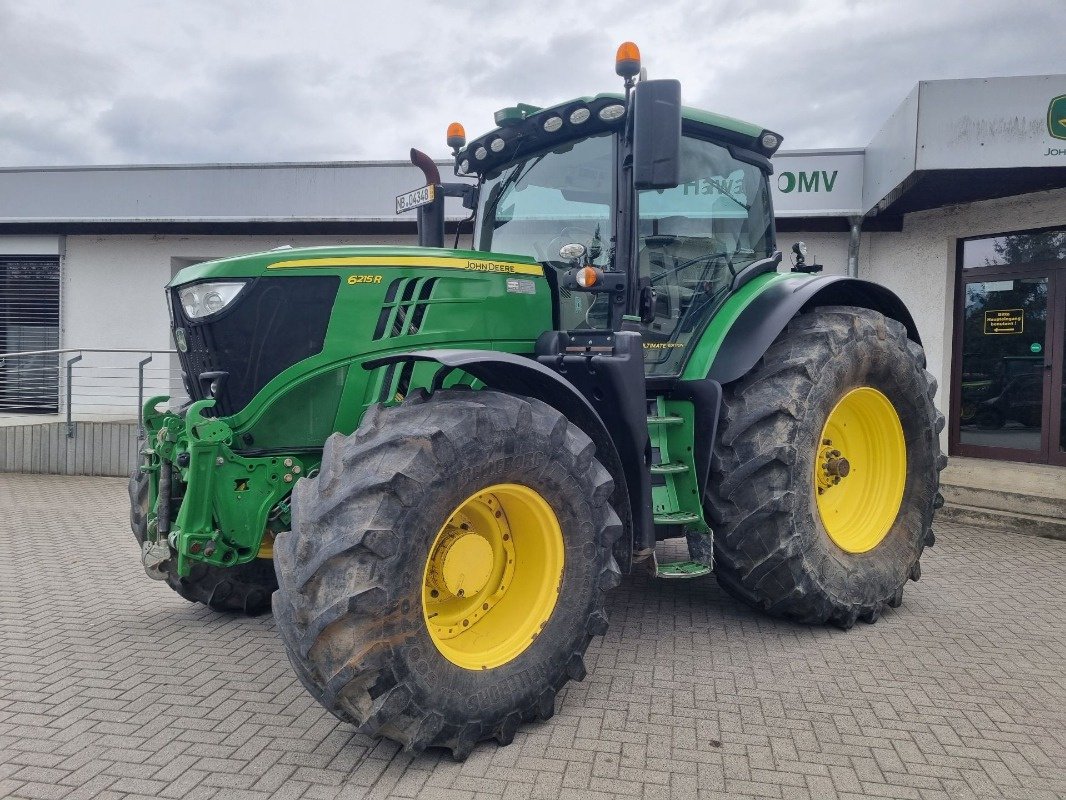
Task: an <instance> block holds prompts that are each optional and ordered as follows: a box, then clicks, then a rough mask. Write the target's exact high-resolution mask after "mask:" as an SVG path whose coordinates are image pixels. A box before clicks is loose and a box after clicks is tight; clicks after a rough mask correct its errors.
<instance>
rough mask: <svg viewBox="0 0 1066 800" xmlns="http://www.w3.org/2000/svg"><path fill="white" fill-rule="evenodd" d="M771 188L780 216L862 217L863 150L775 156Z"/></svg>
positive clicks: (775, 212) (776, 212) (775, 207)
mask: <svg viewBox="0 0 1066 800" xmlns="http://www.w3.org/2000/svg"><path fill="white" fill-rule="evenodd" d="M770 186H771V188H772V189H773V196H774V214H775V215H776V216H779V217H817V216H829V215H833V216H836V215H846V214H858V213H859V209H860V206H861V205H862V151H861V150H836V151H832V150H830V151H828V152H826V151H822V152H796V153H787V152H786V153H780V154H778V155H776V156H774V174H773V175H772V176H771V177H770Z"/></svg>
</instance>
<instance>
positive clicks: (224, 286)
mask: <svg viewBox="0 0 1066 800" xmlns="http://www.w3.org/2000/svg"><path fill="white" fill-rule="evenodd" d="M243 288H244V283H243V282H239V283H238V282H231V281H224V282H223V281H220V282H218V283H198V284H196V285H195V286H186V287H185V288H184V289H178V298H179V299H180V300H181V307H182V308H183V309H185V316H187V317H188V318H189V319H200V318H202V317H206V316H209V315H211V314H217V313H218V312H219V311H221V310H222V309H224V308H225V307H226V306H228V305H229V304H230V303H232V302H233V301H234V300H236V299H237V295H239V294H240V293H241V289H243Z"/></svg>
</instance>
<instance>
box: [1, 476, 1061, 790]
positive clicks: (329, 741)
mask: <svg viewBox="0 0 1066 800" xmlns="http://www.w3.org/2000/svg"><path fill="white" fill-rule="evenodd" d="M938 533H939V542H938V545H937V547H936V548H935V549H934V550H933V551H932V553H931V554H929V555H927V556H926V558H925V559H924V560H923V564H924V567H925V569H924V574H925V577H924V578H923V579H922V581H921V583H919V584H911V586H910V588H909V589H908V591H907V596H906V599H905V602H904V605H903V607H902V608H900V609H898V610H896V611H894V612H890V613H889V614H888V615H887V616H886V617H885V618H884V619H882V621H881V622H879V623H878V624H876V625H873V626H859V627H856V628H855V629H854V630H852V631H851V632H849V633H844V632H841V631H837V630H828V629H811V628H804V627H799V626H795V625H790V624H786V623H781V622H774V621H772V620H768V619H765V618H763V617H761V616H759V615H758V614H755V613H753V612H750V611H748V610H747V609H745V608H742V607H740V606H739V605H737V604H736V603H735V602H733V601H732V600H730V599H729V598H728V597H726V596H724V595H723V593H722V592H721V591H719V589H718V588H717V586H716V585H715V583H714V581H713V579H705V580H700V581H692V582H676V583H659V584H655V585H649V584H648V583H647V582H645V581H641V580H636V579H628V580H627V581H626V582H625V583H623V585H622V586H621V587H620V589H619V590H618V591H617V592H616V595H615V597H614V600H613V601H612V602H611V604H610V608H609V611H610V615H611V630H610V633H609V634H608V636H607V637H606V639H605V640H604V641H601V642H597V643H595V644H594V645H593V647H592V649H591V650H590V653H589V658H588V663H589V667H590V674H589V677H588V678H586V680H585V682H584V683H582V684H576V685H572V686H571V687H570V688H569V689H568V690H566V692H565V693H564V696H563V697H562V701H561V704H560V709H559V712H558V713H557V714H556V716H555V718H554V719H553V720H551V721H550V722H547V723H543V724H538V725H535V726H530V727H526V728H524V729H523V730H522V731H521V732H519V734H518V736H517V737H516V738H515V741H514V744H513V745H511V746H510V747H507V748H497V747H496V746H494V745H490V744H483V745H481V746H479V747H478V748H477V749H476V750H475V751H474V753H473V755H471V757H470V758H469V760H467V761H466V762H465V763H463V764H456V763H454V762H453V761H452V760H451V759H450V757H449V756H447V755H443V754H440V753H433V754H429V755H418V756H415V755H409V754H404V753H402V752H399V751H398V748H397V747H396V746H395V745H393V744H391V743H388V742H374V741H371V740H369V739H367V738H365V737H362V736H359V735H357V734H355V733H354V732H353V731H352V729H351V728H349V727H348V726H346V725H344V724H341V723H338V722H337V721H336V720H335V719H334V718H333V717H331V716H330V715H328V714H327V713H326V712H324V711H322V710H321V709H320V708H319V707H318V706H317V705H315V704H314V703H313V702H312V701H311V700H310V698H309V697H308V696H307V695H305V694H304V692H303V690H302V689H301V688H300V687H299V686H298V684H297V682H296V680H295V678H294V677H293V676H292V674H291V673H290V671H289V667H288V664H287V663H286V661H285V658H284V656H283V654H282V649H281V645H280V644H279V642H278V639H277V638H276V636H275V634H274V629H273V624H272V622H271V620H270V618H269V617H267V618H258V619H242V618H234V617H227V616H220V615H218V614H215V613H212V612H210V611H207V610H205V609H203V608H201V607H199V606H194V605H191V604H189V603H186V602H185V601H184V600H181V599H180V598H178V597H177V596H176V595H174V594H172V593H171V592H170V590H169V589H168V588H167V587H166V586H164V585H162V584H159V583H155V582H153V581H150V580H148V579H147V578H146V577H145V576H144V574H143V573H142V572H141V569H140V567H139V565H138V563H137V558H136V551H135V548H134V545H133V544H132V539H131V537H130V534H129V531H128V529H127V527H126V500H125V497H124V485H123V483H122V482H121V481H116V480H113V479H101V478H58V477H47V476H32V477H31V476H17V475H0V797H29V798H61V797H65V798H71V799H73V798H89V797H120V796H123V797H135V796H151V797H172V798H190V800H191V799H193V798H210V797H221V798H238V799H243V798H267V797H278V798H296V797H312V798H334V797H347V798H354V797H363V796H366V797H427V798H434V799H436V798H450V797H455V798H462V797H486V798H498V797H504V798H524V797H544V798H553V799H554V798H571V797H575V798H578V797H607V796H612V795H615V796H622V797H642V796H643V797H664V798H665V797H678V798H685V797H695V796H697V794H698V795H699V796H701V797H703V796H707V797H714V796H729V797H740V796H748V795H754V796H766V797H781V798H795V797H808V796H809V797H816V798H827V797H834V796H839V797H849V796H856V795H865V796H879V797H900V798H918V797H921V798H933V797H948V796H950V797H974V796H981V797H987V796H992V797H1019V798H1025V799H1026V800H1037V799H1038V798H1045V797H1047V798H1050V797H1058V796H1062V795H1063V794H1066V769H1064V765H1066V664H1064V659H1066V655H1064V654H1066V601H1064V598H1066V594H1064V593H1066V544H1064V543H1062V542H1054V541H1049V540H1041V539H1031V538H1025V537H1021V536H1011V535H1006V534H1003V533H993V532H981V531H977V530H974V529H969V528H963V527H958V526H953V525H941V526H940V527H939V531H938Z"/></svg>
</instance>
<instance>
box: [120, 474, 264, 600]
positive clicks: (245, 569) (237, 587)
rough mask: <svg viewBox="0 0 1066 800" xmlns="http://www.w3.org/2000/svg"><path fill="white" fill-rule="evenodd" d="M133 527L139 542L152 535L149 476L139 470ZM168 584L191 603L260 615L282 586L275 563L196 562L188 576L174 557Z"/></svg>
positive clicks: (132, 490) (133, 479)
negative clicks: (232, 564) (179, 571)
mask: <svg viewBox="0 0 1066 800" xmlns="http://www.w3.org/2000/svg"><path fill="white" fill-rule="evenodd" d="M129 494H130V528H131V529H132V530H133V536H134V538H135V539H136V540H137V544H138V546H139V545H143V544H144V540H145V538H146V537H147V536H148V476H147V475H146V474H145V473H143V472H141V470H139V469H138V470H136V471H135V472H134V473H133V474H132V475H130V482H129ZM166 576H167V577H166V582H167V585H168V586H169V587H170V588H171V589H173V590H174V591H175V592H177V593H178V594H179V595H180V596H181V597H183V598H185V599H186V600H188V601H189V602H191V603H202V604H203V605H205V606H208V607H209V608H213V609H214V610H215V611H229V612H239V613H243V614H247V615H249V616H256V615H258V614H262V613H264V612H266V611H267V610H269V608H270V596H271V594H273V592H274V590H275V589H277V588H278V583H277V579H276V578H275V577H274V564H273V562H272V561H271V559H269V558H257V559H255V560H254V561H249V562H248V563H246V564H240V565H238V566H236V567H212V566H210V565H208V564H193V567H192V571H191V572H190V573H189V576H188V577H186V578H181V577H179V576H178V574H177V566H176V562H175V561H174V559H171V560H170V561H168V562H166Z"/></svg>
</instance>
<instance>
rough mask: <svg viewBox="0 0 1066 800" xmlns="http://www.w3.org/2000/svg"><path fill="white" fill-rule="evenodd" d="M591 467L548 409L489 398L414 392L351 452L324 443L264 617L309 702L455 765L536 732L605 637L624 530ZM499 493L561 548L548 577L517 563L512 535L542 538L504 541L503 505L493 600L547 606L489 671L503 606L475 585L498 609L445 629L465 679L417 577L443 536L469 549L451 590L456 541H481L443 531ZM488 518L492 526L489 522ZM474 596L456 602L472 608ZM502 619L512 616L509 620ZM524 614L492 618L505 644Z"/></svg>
mask: <svg viewBox="0 0 1066 800" xmlns="http://www.w3.org/2000/svg"><path fill="white" fill-rule="evenodd" d="M594 454H595V447H594V445H593V444H592V442H591V441H590V440H589V438H588V437H587V436H586V435H585V434H584V433H582V432H581V431H580V430H579V429H578V428H577V427H575V426H574V425H572V424H570V423H569V422H568V421H567V420H566V418H565V417H563V416H562V415H561V414H559V413H558V412H557V411H555V410H554V409H552V408H551V407H549V406H547V405H545V404H543V403H541V402H538V401H536V400H530V399H525V398H519V397H515V396H512V395H507V394H502V393H499V392H494V391H488V390H485V391H476V392H473V391H441V392H437V393H435V394H433V395H432V396H426V395H424V394H422V393H421V392H420V393H418V394H416V395H413V396H411V397H409V398H408V399H407V400H406V401H404V402H403V403H402V404H401V405H398V406H395V407H391V408H383V407H380V406H377V407H373V408H371V409H370V410H369V411H368V412H367V414H366V416H365V417H364V419H363V422H362V424H361V425H360V427H359V430H358V431H356V433H354V434H353V435H351V436H347V437H346V436H342V435H340V434H334V435H333V436H332V437H330V439H329V440H328V441H327V442H326V446H325V449H324V452H323V459H322V469H321V473H320V474H319V475H318V476H317V477H315V478H310V479H308V478H305V479H303V480H301V481H300V482H299V483H298V484H297V485H296V488H295V490H294V492H293V500H292V523H293V529H292V531H291V532H286V533H282V534H280V535H279V536H278V537H277V539H276V541H275V545H274V552H275V558H276V567H277V573H278V581H279V589H278V592H277V593H276V594H275V595H274V617H275V619H276V620H277V624H278V629H279V631H280V632H281V634H282V637H283V639H284V641H285V645H286V648H287V650H288V654H289V659H290V661H291V662H292V664H293V667H294V669H295V671H296V674H297V675H298V676H299V678H300V680H301V681H302V682H303V684H304V686H305V687H306V688H307V690H308V691H309V692H310V693H311V694H312V695H313V696H314V697H315V699H317V700H318V701H319V702H320V703H321V704H322V705H323V706H324V707H325V708H327V709H328V710H330V711H331V712H333V713H334V714H335V715H336V716H338V717H339V718H340V719H342V720H345V721H347V722H350V723H352V724H354V725H357V726H359V730H360V731H361V732H363V733H366V734H369V735H372V736H381V737H387V738H390V739H393V740H395V741H397V742H400V743H401V744H403V745H404V747H405V748H406V749H409V750H410V749H413V750H422V749H424V748H426V747H431V746H436V747H445V748H448V749H450V750H451V751H452V754H453V755H454V757H456V758H457V759H462V758H465V757H466V755H467V754H468V753H469V752H470V750H471V749H472V748H473V746H474V745H475V744H476V743H477V742H479V741H481V740H483V739H486V738H495V739H496V741H497V742H499V743H500V744H508V743H510V741H511V739H512V738H513V737H514V734H515V730H516V729H517V728H518V726H519V724H520V723H522V722H524V721H530V720H534V719H547V718H549V717H551V716H552V714H553V713H554V709H555V695H556V693H557V692H558V691H559V689H560V688H562V686H563V685H564V684H565V683H567V681H569V680H571V679H573V680H581V679H582V678H583V677H584V675H585V665H584V661H583V656H584V653H585V650H586V648H587V647H588V644H589V642H590V640H591V638H592V636H593V635H599V634H603V633H604V632H605V631H606V628H607V617H606V613H605V611H604V598H605V596H606V592H607V591H608V590H609V589H611V588H613V587H614V586H615V585H617V583H618V581H619V578H620V574H619V571H618V566H617V564H616V563H615V560H614V557H613V555H612V545H613V544H614V542H615V540H616V539H617V538H618V537H619V536H620V534H621V527H622V526H621V523H620V522H619V520H618V517H617V515H616V514H615V512H614V511H613V509H612V508H611V506H610V503H609V498H610V495H611V491H612V488H613V482H612V480H611V478H610V475H609V474H608V472H607V470H606V469H604V467H603V466H602V465H601V464H600V463H599V462H598V461H597V460H596V459H595V456H594ZM514 486H518V487H519V490H520V491H527V490H528V491H531V492H532V493H533V494H535V495H536V496H537V497H539V498H542V499H543V501H544V502H545V503H546V506H545V507H550V511H551V514H553V515H554V518H555V519H557V521H558V527H557V528H555V529H553V530H555V531H556V534H551V535H557V536H558V539H559V541H560V542H561V547H562V548H563V550H562V551H560V554H559V555H560V557H559V559H558V560H557V561H556V562H554V563H557V564H558V565H559V567H558V568H559V569H560V570H561V571H559V572H553V571H552V569H551V568H549V567H547V566H545V565H544V564H542V563H541V560H542V559H534V560H533V561H530V559H529V558H528V557H527V558H526V560H525V561H523V558H522V556H523V554H524V553H525V554H526V555H527V556H528V555H529V553H530V550H529V549H528V547H526V546H525V545H523V544H522V539H521V536H528V541H529V542H530V544H531V545H532V543H533V542H535V541H536V540H537V539H538V537H544V536H549V533H545V532H543V531H544V530H545V529H546V526H541V525H534V524H529V523H528V522H527V524H525V525H524V526H521V527H520V526H519V525H517V524H516V522H515V519H514V518H512V511H511V510H508V509H509V507H508V506H507V505H506V503H501V504H500V505H501V506H503V507H504V508H503V509H502V510H503V511H506V513H505V514H504V515H503V519H504V524H505V525H510V530H513V531H514V535H513V542H512V544H513V561H514V566H513V569H514V572H513V573H512V574H511V577H510V578H507V579H506V583H507V584H508V586H509V587H510V588H509V591H512V592H514V591H515V590H516V587H518V586H519V585H520V584H519V574H520V572H521V570H522V569H526V570H528V572H527V573H525V574H527V575H529V576H532V579H533V580H534V581H536V580H539V578H538V577H537V576H538V575H540V574H541V573H543V574H544V575H545V576H546V577H547V582H546V583H545V584H544V585H545V587H547V588H546V589H544V591H546V592H548V593H549V594H550V595H551V597H552V600H551V603H550V604H549V605H548V606H546V608H547V611H546V612H542V616H540V617H532V618H531V619H532V620H533V626H532V627H531V628H529V629H528V630H532V631H533V633H532V635H531V636H529V637H527V638H528V641H527V639H526V638H521V637H520V638H519V639H518V641H521V642H523V643H522V644H521V645H520V646H519V647H513V648H511V650H510V651H509V652H508V654H507V655H506V656H503V657H502V658H503V663H499V662H500V660H501V659H500V658H497V657H495V656H493V655H492V653H493V652H498V650H499V648H500V647H503V646H504V645H503V644H500V642H501V641H503V642H504V644H506V641H508V640H507V636H509V635H510V634H509V633H507V632H506V631H504V632H503V633H493V628H492V627H491V623H492V621H493V619H497V620H498V619H500V617H496V618H493V616H492V615H494V614H497V613H499V614H503V613H504V612H503V609H504V608H505V604H506V603H507V602H508V598H509V597H511V595H508V594H507V593H506V591H508V589H507V588H506V587H504V586H503V579H499V582H498V583H496V584H493V583H491V581H492V580H496V578H492V579H490V582H489V583H487V584H484V585H485V586H488V587H490V588H492V587H496V586H499V590H500V592H502V595H493V596H494V597H499V596H502V598H503V599H499V600H497V601H496V602H497V603H498V605H496V606H492V607H491V608H489V606H488V604H486V606H485V609H486V610H485V612H484V614H483V615H482V612H481V611H480V610H476V611H475V614H476V615H481V616H480V618H477V619H474V618H473V617H472V621H473V625H471V626H470V627H469V629H468V631H465V632H464V631H462V630H461V629H460V634H461V635H462V636H467V635H468V634H472V635H474V636H475V637H476V638H474V639H468V640H466V641H467V642H472V645H471V646H472V647H473V651H472V652H474V653H475V654H476V656H474V657H476V658H478V659H482V660H483V661H485V662H487V663H486V664H485V665H482V666H480V667H479V666H478V664H480V663H481V662H480V661H473V662H471V661H469V658H468V654H465V653H459V654H456V653H455V652H454V651H453V650H451V649H450V646H451V645H452V644H453V643H456V642H461V640H460V638H459V636H456V637H455V638H454V639H448V638H446V637H439V636H438V634H440V633H441V631H440V629H439V628H436V627H432V628H431V625H430V621H431V619H434V624H435V623H436V621H437V620H438V619H439V618H443V617H444V616H445V614H443V613H442V614H441V615H440V617H436V616H435V613H434V612H432V611H431V610H430V609H431V608H433V606H432V605H431V602H435V601H427V600H426V598H427V594H426V592H427V591H429V590H430V589H431V588H432V587H433V586H436V585H440V584H433V583H432V582H431V580H430V576H431V575H436V574H437V573H436V572H431V569H432V570H436V569H437V567H438V566H439V565H440V563H441V561H440V560H434V559H435V554H437V552H438V550H437V548H438V546H439V543H440V541H441V537H442V536H444V535H445V532H446V531H448V536H450V537H451V539H450V540H448V541H451V542H453V543H454V542H465V544H463V546H464V547H467V546H469V549H468V550H467V551H465V553H469V554H470V556H471V557H469V558H465V556H464V558H465V560H463V563H464V564H466V565H467V567H469V569H467V573H469V572H470V571H471V570H475V568H474V567H471V566H469V565H470V564H471V563H474V562H477V557H478V555H479V553H478V550H479V548H483V547H484V545H483V544H482V543H481V542H478V541H474V543H473V544H476V545H477V546H476V547H475V546H473V544H471V543H470V542H468V541H466V539H465V538H464V537H469V538H470V539H472V540H476V539H477V536H471V531H472V532H473V534H479V535H480V534H481V533H482V528H481V524H482V523H483V522H484V520H482V523H479V522H478V521H477V520H475V521H474V522H473V524H472V525H471V524H470V523H468V522H464V523H463V524H462V525H460V526H459V527H461V528H463V529H464V530H458V529H457V528H456V527H455V525H456V524H457V523H455V520H456V519H463V518H462V517H457V515H458V514H459V513H460V511H461V510H462V509H464V508H466V507H467V506H468V505H469V503H470V502H471V501H473V500H479V499H481V498H484V497H486V496H490V497H495V495H492V494H491V492H492V491H497V490H498V489H501V488H502V487H514ZM495 516H496V518H500V517H501V513H500V512H497V513H496V515H495ZM487 519H488V523H487V524H489V525H491V524H492V514H491V513H490V514H488V515H487ZM547 527H550V526H547ZM464 531H466V532H465V533H464ZM520 532H521V536H520ZM456 536H458V538H456ZM504 538H506V537H504ZM451 546H454V547H459V545H458V544H453V545H451ZM534 549H535V548H534ZM448 552H449V553H450V551H448ZM486 552H487V551H486ZM504 557H505V558H506V555H505V556H504ZM544 560H547V561H550V559H544ZM446 563H447V562H445V566H443V567H441V568H440V571H441V572H444V571H446V570H447V569H448V567H447V566H446ZM486 563H488V562H486ZM492 563H494V564H496V565H500V564H502V562H501V561H499V560H496V561H495V562H492ZM495 568H496V567H493V569H495ZM500 568H501V569H506V567H502V566H501V567H500ZM487 571H488V567H486V572H487ZM496 574H497V573H495V572H493V575H496ZM553 576H559V577H553ZM455 577H456V573H452V575H451V578H455ZM461 577H463V578H464V579H466V575H465V574H464V575H463V576H461ZM451 578H449V579H451ZM480 580H481V579H479V582H476V583H475V585H474V588H473V589H472V592H477V591H482V589H481V588H479V587H481V586H482V585H483V584H482V583H481V582H480ZM449 585H453V584H449ZM427 587H428V588H427ZM453 588H454V586H453ZM432 591H437V590H436V589H432ZM493 591H495V589H494V588H493ZM440 592H441V594H442V595H444V596H445V597H447V595H445V592H444V589H443V588H442V589H441V590H440ZM433 596H434V597H436V596H437V595H433ZM458 596H459V597H462V594H461V593H460V594H459V595H458ZM513 597H514V598H516V599H518V598H520V597H522V596H521V595H518V594H515V595H513ZM449 602H450V601H449ZM456 602H458V601H456ZM530 606H531V607H533V606H536V602H531V603H530ZM476 608H477V609H481V608H482V606H481V604H480V602H478V603H477V604H476ZM507 608H509V609H511V610H510V611H509V612H508V613H511V614H512V615H513V614H514V613H516V612H515V609H516V608H517V609H521V608H523V605H522V604H521V603H519V604H517V605H515V604H512V605H511V606H508V607H507ZM524 613H525V612H523V611H521V610H519V611H517V614H518V616H517V617H515V616H511V617H506V619H509V620H512V621H514V625H513V626H511V627H513V628H514V629H515V630H519V629H522V626H523V625H525V624H526V622H527V620H526V619H524V618H523V614H524ZM543 614H547V616H543ZM538 619H542V620H543V621H542V622H539V623H538V622H537V620H538ZM460 622H461V624H462V625H466V623H467V620H466V619H461V620H460ZM456 627H457V628H458V627H459V626H458V625H457V626H456ZM510 629H511V628H510V627H508V628H507V630H510ZM435 631H436V633H435ZM449 633H450V631H449ZM494 648H495V650H494ZM446 653H450V655H446ZM464 663H465V664H466V666H462V664H464Z"/></svg>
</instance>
